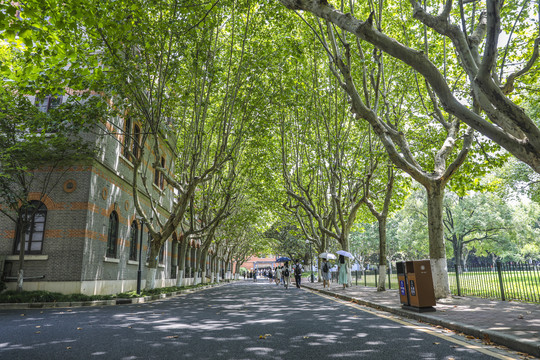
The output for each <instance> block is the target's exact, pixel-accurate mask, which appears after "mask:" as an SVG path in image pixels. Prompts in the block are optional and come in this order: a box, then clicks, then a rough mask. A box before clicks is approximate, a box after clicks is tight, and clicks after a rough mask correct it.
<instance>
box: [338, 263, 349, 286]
mask: <svg viewBox="0 0 540 360" xmlns="http://www.w3.org/2000/svg"><path fill="white" fill-rule="evenodd" d="M338 272H339V277H338V284H342V285H343V290H345V287H346V286H347V264H346V262H345V256H343V255H339V261H338Z"/></svg>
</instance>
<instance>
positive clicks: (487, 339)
mask: <svg viewBox="0 0 540 360" xmlns="http://www.w3.org/2000/svg"><path fill="white" fill-rule="evenodd" d="M482 342H483V343H484V344H486V345H493V341H491V339H490V338H489V335H488V334H484V339H483V340H482Z"/></svg>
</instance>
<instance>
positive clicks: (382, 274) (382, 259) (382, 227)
mask: <svg viewBox="0 0 540 360" xmlns="http://www.w3.org/2000/svg"><path fill="white" fill-rule="evenodd" d="M377 220H378V222H379V282H378V283H377V291H385V290H386V217H383V216H381V217H380V218H379V219H377Z"/></svg>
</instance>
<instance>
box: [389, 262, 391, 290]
mask: <svg viewBox="0 0 540 360" xmlns="http://www.w3.org/2000/svg"><path fill="white" fill-rule="evenodd" d="M391 266H392V263H391V262H389V263H388V290H392V283H391V280H390V272H391V270H392V269H391V268H390V267H391Z"/></svg>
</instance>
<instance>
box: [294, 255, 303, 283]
mask: <svg viewBox="0 0 540 360" xmlns="http://www.w3.org/2000/svg"><path fill="white" fill-rule="evenodd" d="M302 270H303V269H302V265H300V263H299V262H298V260H296V263H295V264H294V281H296V287H297V288H299V289H300V283H301V282H302Z"/></svg>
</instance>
